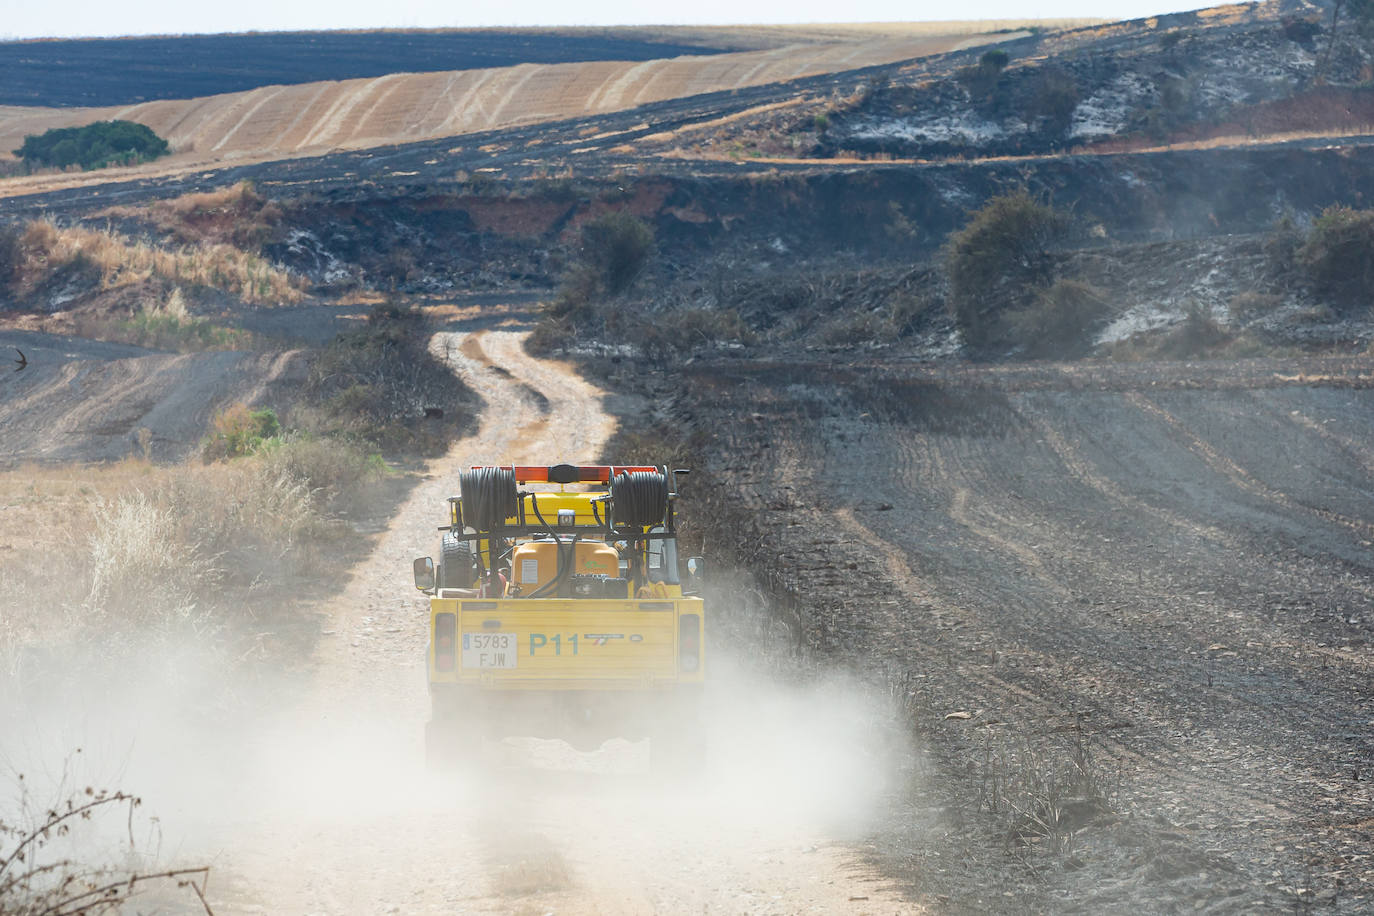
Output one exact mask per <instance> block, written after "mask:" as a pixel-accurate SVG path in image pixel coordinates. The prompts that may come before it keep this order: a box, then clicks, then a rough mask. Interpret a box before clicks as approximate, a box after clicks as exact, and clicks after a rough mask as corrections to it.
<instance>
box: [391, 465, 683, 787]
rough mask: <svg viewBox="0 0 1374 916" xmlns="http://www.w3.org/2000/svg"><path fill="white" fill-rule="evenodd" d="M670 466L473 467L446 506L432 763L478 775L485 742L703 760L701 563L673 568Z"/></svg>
mask: <svg viewBox="0 0 1374 916" xmlns="http://www.w3.org/2000/svg"><path fill="white" fill-rule="evenodd" d="M685 473H686V471H671V472H670V471H669V470H668V468H666V467H640V466H610V465H603V466H573V465H566V464H560V465H553V466H548V467H517V466H507V467H474V468H472V469H470V470H468V471H465V472H463V473H462V474H461V475H460V477H459V495H458V496H454V497H451V498H450V499H449V519H448V525H446V526H444V527H443V528H442V529H440V530H441V531H443V532H444V533H443V536H442V540H441V543H440V556H439V562H438V563H437V564H436V563H435V562H434V559H433V558H432V557H420V558H419V559H417V560H416V561H415V564H414V574H415V585H416V587H417V588H419V589H421V590H422V591H424V592H425V593H427V594H429V595H430V596H431V598H430V641H429V649H428V669H429V690H430V698H431V705H432V714H431V717H430V722H429V724H428V726H427V727H426V731H425V744H426V755H427V758H428V760H429V761H430V763H431V765H432V766H435V767H437V768H455V767H463V766H466V765H470V764H472V763H474V762H476V761H477V760H478V759H479V757H480V754H481V750H482V741H483V740H484V739H499V738H502V737H508V736H532V737H545V738H562V739H564V740H566V741H568V742H569V743H570V744H572V745H573V746H574V747H577V748H580V749H592V748H596V747H598V746H600V744H601V743H602V742H603V741H605V740H606V739H607V738H612V737H623V738H628V739H638V738H643V737H648V738H649V739H650V759H651V761H652V768H653V769H654V770H655V771H667V772H675V773H684V772H690V771H692V770H695V769H697V768H699V767H700V765H701V756H702V752H703V746H702V738H701V722H700V718H699V714H698V711H697V706H698V701H699V695H700V692H701V686H702V683H703V680H704V677H705V673H706V659H705V644H704V639H703V637H704V625H705V613H704V608H703V605H702V600H701V598H700V597H697V595H696V594H695V593H696V591H697V589H696V587H695V586H696V584H697V583H699V581H700V578H701V572H702V568H701V562H700V560H699V559H697V558H692V559H691V560H689V561H687V562H686V563H684V564H682V565H681V566H680V565H679V558H678V551H677V528H676V521H675V513H674V504H675V502H676V500H677V492H676V491H677V478H678V477H679V476H680V475H682V474H685Z"/></svg>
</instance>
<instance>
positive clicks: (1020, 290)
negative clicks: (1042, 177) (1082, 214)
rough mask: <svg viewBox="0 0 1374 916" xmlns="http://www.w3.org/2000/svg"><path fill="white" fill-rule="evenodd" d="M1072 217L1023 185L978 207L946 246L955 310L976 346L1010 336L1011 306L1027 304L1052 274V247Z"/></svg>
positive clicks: (957, 320)
mask: <svg viewBox="0 0 1374 916" xmlns="http://www.w3.org/2000/svg"><path fill="white" fill-rule="evenodd" d="M1067 225H1068V221H1067V220H1066V219H1065V217H1064V216H1063V215H1062V214H1060V213H1058V212H1056V211H1055V210H1054V209H1053V208H1052V207H1049V206H1048V205H1046V204H1043V203H1041V202H1040V201H1038V200H1036V199H1035V198H1034V197H1032V196H1031V195H1030V193H1029V192H1028V191H1025V190H1021V191H1016V192H1013V193H1011V194H1003V195H1000V196H998V197H994V198H992V199H991V200H989V201H988V202H987V203H986V204H984V205H983V207H982V208H981V209H979V210H976V211H974V212H973V213H972V214H971V215H970V217H969V221H968V222H967V223H966V224H965V225H964V228H962V229H960V230H959V231H958V232H955V233H953V234H952V235H951V236H950V238H949V241H948V242H947V243H946V246H945V267H946V270H947V272H948V275H949V283H950V296H949V305H950V312H951V314H952V316H953V318H954V321H955V323H956V324H957V325H958V326H959V330H960V331H961V332H962V333H963V336H964V342H965V343H966V344H967V345H968V346H969V347H970V348H971V349H973V350H975V351H978V350H985V349H987V348H988V347H990V346H992V345H994V344H997V343H1003V342H1006V340H1007V332H1008V331H1009V330H1010V329H1009V328H1008V327H1007V326H1006V322H1005V321H1004V318H1005V315H1006V313H1007V312H1009V311H1011V310H1014V309H1017V308H1024V307H1025V306H1027V305H1030V304H1031V303H1032V302H1034V300H1035V297H1036V295H1037V294H1038V293H1039V291H1040V290H1041V289H1042V288H1044V287H1045V286H1046V285H1047V284H1048V283H1049V282H1050V280H1051V278H1052V274H1053V262H1052V260H1051V258H1050V253H1049V248H1050V246H1051V245H1052V244H1054V243H1055V242H1056V241H1057V240H1059V239H1060V238H1061V237H1062V236H1063V234H1064V232H1065V229H1066V228H1067Z"/></svg>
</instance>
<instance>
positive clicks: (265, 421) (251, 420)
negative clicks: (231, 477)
mask: <svg viewBox="0 0 1374 916" xmlns="http://www.w3.org/2000/svg"><path fill="white" fill-rule="evenodd" d="M211 429H212V432H211V435H210V438H209V439H208V440H207V441H206V443H205V445H204V447H203V448H202V449H201V455H202V457H203V458H204V459H205V460H206V461H217V460H221V459H225V458H242V457H244V456H245V455H252V454H255V453H256V452H258V451H259V450H261V449H262V447H263V445H264V444H265V443H267V442H268V441H269V440H271V439H273V438H275V437H277V436H279V435H281V422H280V421H279V420H278V419H277V412H276V411H275V410H272V409H271V408H270V407H264V408H260V409H258V410H250V409H249V408H248V406H247V405H246V404H233V405H231V406H229V407H226V408H225V409H224V410H222V411H220V412H219V413H217V414H215V419H214V421H213V423H212V424H211Z"/></svg>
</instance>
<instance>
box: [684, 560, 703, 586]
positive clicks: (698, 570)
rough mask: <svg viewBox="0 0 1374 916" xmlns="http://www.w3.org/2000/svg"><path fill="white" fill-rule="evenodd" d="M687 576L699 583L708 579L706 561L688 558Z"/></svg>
mask: <svg viewBox="0 0 1374 916" xmlns="http://www.w3.org/2000/svg"><path fill="white" fill-rule="evenodd" d="M687 575H689V576H691V577H692V578H693V579H695V580H697V581H701V580H702V579H705V578H706V561H705V560H703V559H702V558H701V557H688V558H687Z"/></svg>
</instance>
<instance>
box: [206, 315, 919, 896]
mask: <svg viewBox="0 0 1374 916" xmlns="http://www.w3.org/2000/svg"><path fill="white" fill-rule="evenodd" d="M524 333H525V330H524V328H522V327H521V326H518V325H514V326H508V327H496V328H492V329H489V330H485V331H479V332H475V333H471V334H467V335H463V334H458V333H453V334H440V335H438V336H437V337H436V338H435V343H434V345H435V347H436V348H438V349H440V350H441V351H443V352H445V353H447V354H448V355H449V358H450V359H451V360H452V361H453V363H454V365H455V366H456V368H457V369H458V371H459V372H460V373H461V374H462V375H463V377H464V378H465V380H466V381H467V382H468V383H469V384H470V385H471V386H472V387H473V388H474V389H476V390H477V391H478V392H479V394H480V395H481V396H482V397H483V398H484V399H485V401H486V408H485V410H484V412H483V414H482V420H481V427H480V429H479V430H478V431H477V432H476V433H475V434H474V435H472V436H471V437H470V438H468V439H465V440H464V441H461V442H459V443H457V444H456V445H455V447H454V448H453V450H452V451H451V452H450V453H449V454H448V455H447V456H446V457H444V458H443V459H441V460H439V461H436V462H433V463H432V464H431V465H430V467H429V468H428V473H427V476H426V479H425V480H424V481H423V482H422V483H421V484H420V485H419V486H417V487H416V488H415V489H414V490H413V492H412V493H411V495H410V497H409V499H408V500H407V501H406V502H405V504H404V505H403V506H402V507H401V508H400V509H399V511H398V512H397V513H396V514H395V516H394V518H393V520H392V522H391V525H390V527H389V529H388V530H387V531H386V532H385V533H384V534H382V535H381V537H380V538H379V540H378V543H377V547H376V550H375V551H374V552H373V554H372V555H371V557H369V558H368V559H367V560H366V561H365V562H364V563H362V564H360V565H359V566H358V567H357V568H356V569H355V570H354V572H353V576H352V579H351V581H350V582H349V584H348V585H347V587H346V588H345V589H344V590H343V591H342V593H341V594H339V595H337V597H333V598H331V599H330V600H329V601H328V604H327V607H323V608H321V610H322V612H323V613H325V614H326V615H327V616H328V618H329V620H330V622H328V623H327V624H326V625H325V626H324V634H325V635H324V637H323V640H322V643H321V645H320V647H319V649H318V653H317V657H316V659H315V665H314V672H313V682H312V683H311V685H310V688H309V689H308V690H307V691H306V693H305V696H304V698H303V699H301V700H299V701H295V700H290V701H287V702H284V703H283V704H282V707H281V708H280V709H279V710H278V711H277V714H276V715H275V716H273V717H272V721H270V722H269V723H268V724H265V725H263V724H259V726H257V727H256V728H255V729H254V733H253V734H251V735H248V736H246V738H245V740H246V741H247V742H248V743H249V744H250V745H251V753H250V754H249V755H248V759H247V761H246V763H245V765H244V767H243V770H242V772H240V773H238V774H237V776H236V778H237V780H238V783H239V788H240V791H238V792H237V794H236V796H235V797H236V798H240V799H242V804H241V805H240V804H237V803H236V804H234V805H231V806H229V807H230V808H231V809H232V810H231V811H228V812H226V813H224V814H223V815H221V816H218V817H215V818H212V819H210V820H209V821H208V822H207V824H206V825H205V831H204V834H203V836H202V838H201V839H200V840H199V841H198V842H199V844H200V848H202V849H204V850H205V851H206V852H207V854H209V855H210V856H211V857H212V859H213V860H214V862H215V865H216V873H215V877H214V880H213V881H212V884H211V892H212V893H211V896H212V902H213V903H214V905H215V909H216V912H217V913H254V912H262V913H360V914H361V913H367V914H372V913H387V912H394V913H423V912H434V913H465V912H477V913H482V912H492V913H506V912H520V913H525V912H527V913H550V912H556V913H603V914H606V913H610V914H619V913H650V912H662V913H676V912H729V913H744V912H748V913H802V912H820V911H825V912H844V913H854V914H861V913H897V912H903V913H905V912H913V911H916V908H915V907H914V906H913V905H912V904H911V903H909V902H906V901H904V900H903V899H902V898H901V896H900V895H898V894H896V893H895V892H893V891H892V890H890V889H889V888H888V887H887V886H886V882H884V881H882V880H881V879H879V878H878V877H877V876H876V875H875V874H874V873H873V872H872V871H871V870H869V869H867V868H865V867H863V866H862V865H861V864H860V863H859V860H858V858H857V856H856V854H855V853H853V852H852V851H851V850H850V849H849V848H848V847H846V846H844V845H840V844H838V843H837V842H836V841H835V839H834V838H835V837H837V836H840V835H848V836H855V835H857V834H858V833H859V832H861V831H862V830H863V828H864V826H865V822H866V817H867V815H868V814H869V813H870V812H871V811H872V810H873V808H874V806H876V805H877V804H878V802H879V799H880V797H881V796H880V793H881V791H882V787H883V786H884V785H885V784H886V783H885V779H886V778H887V773H888V769H889V764H888V762H887V761H886V760H885V759H884V758H883V757H881V756H880V755H878V754H877V753H875V752H874V751H873V750H872V749H865V748H864V747H863V740H862V738H861V736H858V735H856V734H853V729H855V727H856V724H858V725H862V724H864V720H863V719H862V718H858V717H856V716H855V714H854V713H855V709H856V708H857V707H856V706H852V705H846V704H861V703H863V702H864V699H863V698H862V697H860V696H858V695H857V694H854V695H853V696H846V694H845V688H844V687H843V685H838V684H830V685H822V686H821V687H820V688H818V690H821V691H822V692H823V694H824V696H823V697H822V695H821V694H819V693H818V694H814V695H811V696H804V695H799V694H796V693H793V692H790V691H786V690H783V689H782V688H780V687H777V686H776V685H771V684H769V683H767V682H765V681H763V680H762V679H760V678H759V677H758V676H757V675H755V674H752V673H751V672H750V671H749V669H748V667H747V665H746V666H740V665H732V664H731V662H730V661H729V660H728V659H727V658H725V657H724V655H722V661H721V662H720V663H719V664H718V665H717V669H716V670H715V672H713V676H714V677H715V679H716V681H717V687H716V690H717V693H716V695H715V698H714V704H715V705H714V707H713V708H714V709H715V711H716V714H715V715H714V717H713V718H714V720H715V723H716V724H715V725H714V726H713V733H712V740H713V742H714V741H717V739H720V740H721V741H722V744H721V745H720V746H719V747H717V748H716V749H715V750H713V763H712V772H711V773H710V774H709V775H708V778H707V780H706V781H705V784H704V785H703V786H702V787H700V788H698V789H693V790H691V791H687V790H682V789H668V788H665V787H664V786H661V785H658V784H655V783H654V782H653V781H652V780H651V778H650V777H649V775H648V774H647V746H645V745H644V744H631V743H628V742H623V741H612V742H609V743H608V744H607V745H606V746H605V747H604V748H603V749H602V750H600V751H598V752H593V753H578V752H575V751H573V750H572V749H571V748H569V747H568V746H567V745H564V744H562V743H561V742H555V741H536V740H527V741H507V742H504V743H501V744H499V745H498V744H489V745H488V746H487V747H486V755H487V762H488V764H489V768H490V772H489V773H488V774H487V775H486V776H485V777H484V778H483V780H482V781H481V782H480V783H462V782H456V781H452V780H445V779H440V778H436V777H430V776H427V775H426V773H425V771H424V767H423V754H422V747H421V734H422V726H423V723H424V721H425V719H426V717H427V714H428V708H427V696H426V691H425V685H424V671H423V657H424V651H425V642H426V638H427V634H426V628H425V617H424V601H423V599H422V597H420V596H418V595H417V594H416V593H415V591H414V589H413V588H412V586H411V583H410V581H409V577H410V573H409V567H410V560H411V559H412V558H413V557H415V556H420V555H423V554H425V553H429V552H431V551H432V550H433V547H434V541H435V539H436V537H437V534H436V532H435V527H436V526H437V525H438V524H439V523H441V522H442V521H443V517H444V498H445V497H447V496H449V495H451V494H452V492H453V489H454V483H455V480H456V478H457V472H458V470H459V469H460V468H462V467H465V466H467V465H469V464H473V463H484V462H493V463H494V462H502V463H510V462H516V463H521V462H524V463H544V462H548V461H555V462H556V461H568V462H589V461H595V460H597V459H600V458H601V457H602V449H603V446H604V444H605V443H606V440H607V438H608V437H609V435H610V434H611V432H612V430H613V425H614V424H613V420H612V419H611V418H610V417H609V416H607V415H606V413H604V412H603V410H602V407H601V397H602V392H600V391H598V390H597V389H596V388H594V387H592V386H591V385H589V384H588V383H586V382H584V381H582V380H581V379H580V378H578V377H577V376H576V375H575V374H574V373H573V372H572V371H571V369H570V368H568V367H566V366H563V365H559V364H555V363H550V362H542V361H538V360H534V359H532V358H530V357H529V356H527V355H525V353H524V352H523V349H522V346H521V341H522V338H523V335H524ZM727 611H728V609H724V608H722V609H720V612H721V613H726V612H727ZM870 713H871V710H870ZM870 718H871V715H870ZM818 765H819V766H822V767H829V768H830V771H829V774H828V775H829V776H830V777H831V785H829V786H827V785H826V784H825V783H819V784H818V783H816V782H815V781H814V774H815V767H816V766H818Z"/></svg>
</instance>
